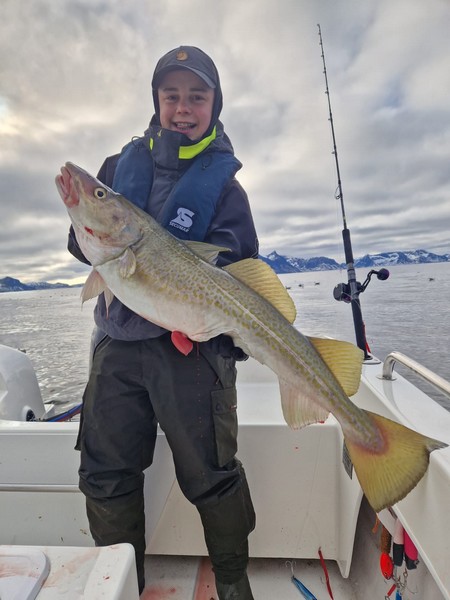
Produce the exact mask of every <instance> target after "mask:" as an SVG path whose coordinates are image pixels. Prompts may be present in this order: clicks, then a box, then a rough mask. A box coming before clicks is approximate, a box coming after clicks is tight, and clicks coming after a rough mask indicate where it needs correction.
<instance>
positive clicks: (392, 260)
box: [260, 250, 450, 273]
mask: <svg viewBox="0 0 450 600" xmlns="http://www.w3.org/2000/svg"><path fill="white" fill-rule="evenodd" d="M260 258H261V259H262V260H263V261H264V262H266V263H267V264H268V265H270V266H271V267H272V269H273V270H274V271H275V272H276V273H304V272H305V271H331V270H334V269H345V268H346V265H345V263H338V262H336V261H335V260H334V259H332V258H327V257H326V256H316V257H314V258H296V257H294V256H283V255H282V254H278V252H276V251H274V252H271V253H270V254H269V255H268V256H261V257H260ZM437 262H450V254H434V253H433V252H428V251H427V250H411V251H407V252H381V253H380V254H366V255H365V256H363V257H361V258H356V259H355V263H354V265H355V268H356V269H358V268H367V267H389V266H391V267H392V266H393V265H417V264H424V263H437Z"/></svg>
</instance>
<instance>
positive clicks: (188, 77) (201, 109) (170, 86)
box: [158, 69, 214, 140]
mask: <svg viewBox="0 0 450 600" xmlns="http://www.w3.org/2000/svg"><path fill="white" fill-rule="evenodd" d="M158 99H159V118H160V121H161V125H162V127H164V129H171V130H172V131H179V132H181V133H184V134H185V135H186V136H187V137H188V138H189V139H190V140H198V139H200V138H201V137H202V136H203V135H204V134H205V132H206V131H207V129H208V127H209V125H210V123H211V117H212V109H213V103H214V90H213V89H212V88H210V87H208V86H207V85H206V83H205V82H204V81H203V80H202V79H200V77H198V76H197V75H195V73H192V71H186V70H184V69H180V70H177V71H169V73H167V75H165V76H164V77H163V79H162V81H161V83H160V84H159V87H158Z"/></svg>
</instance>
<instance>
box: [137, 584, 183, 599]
mask: <svg viewBox="0 0 450 600" xmlns="http://www.w3.org/2000/svg"><path fill="white" fill-rule="evenodd" d="M176 591H177V588H175V587H173V586H172V587H169V588H168V587H164V586H162V585H151V586H149V587H147V588H145V590H144V591H143V592H142V594H141V595H140V600H170V598H171V597H172V596H173V595H174V594H176Z"/></svg>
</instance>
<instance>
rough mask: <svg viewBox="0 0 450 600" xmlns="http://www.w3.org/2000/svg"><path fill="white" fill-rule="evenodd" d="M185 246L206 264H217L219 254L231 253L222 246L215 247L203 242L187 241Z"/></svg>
mask: <svg viewBox="0 0 450 600" xmlns="http://www.w3.org/2000/svg"><path fill="white" fill-rule="evenodd" d="M184 243H185V245H186V246H187V247H188V248H190V250H192V252H195V254H198V256H200V257H201V258H203V260H206V262H209V263H211V264H212V265H215V264H216V262H217V257H218V255H219V252H231V250H230V249H229V248H224V247H223V246H215V245H214V244H205V242H195V241H193V240H188V241H185V242H184Z"/></svg>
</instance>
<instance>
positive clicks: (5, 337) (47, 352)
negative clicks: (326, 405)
mask: <svg viewBox="0 0 450 600" xmlns="http://www.w3.org/2000/svg"><path fill="white" fill-rule="evenodd" d="M369 270H370V269H359V270H358V272H357V279H358V280H359V281H360V282H363V281H364V280H365V278H366V276H367V274H368V272H369ZM389 270H390V277H389V279H387V280H386V281H379V280H378V279H377V278H376V275H373V276H372V280H371V282H370V284H369V286H368V287H367V289H366V291H365V292H364V293H363V294H361V296H360V301H361V308H362V314H363V320H364V322H365V327H366V336H367V341H368V344H369V347H370V350H371V352H372V354H373V355H374V356H377V357H378V358H380V359H384V358H385V357H386V355H387V354H389V352H392V351H394V350H396V351H398V352H402V353H403V354H406V355H407V356H409V357H410V358H413V359H415V360H417V361H418V362H420V363H422V364H423V365H424V366H426V367H428V368H429V369H431V370H432V371H434V372H435V373H437V374H438V375H441V376H442V377H444V378H445V379H447V380H449V379H450V344H449V339H450V317H449V314H448V313H449V298H450V263H434V264H424V265H404V266H394V267H392V268H390V269H389ZM280 278H281V280H282V282H283V284H284V285H285V286H286V287H287V288H288V291H289V293H290V294H291V296H292V298H293V299H294V302H295V304H296V307H297V313H298V314H297V320H296V322H295V324H296V326H297V327H298V328H299V329H300V331H302V333H304V334H307V335H316V336H319V337H320V336H330V337H334V338H337V339H345V340H348V341H352V342H354V341H355V336H354V332H353V317H352V309H351V306H350V305H349V304H346V303H345V302H337V301H336V300H335V299H334V298H333V289H334V287H335V285H336V284H338V283H341V282H343V283H344V282H346V281H347V273H346V272H345V271H317V272H308V273H292V274H287V275H280ZM94 304H95V301H92V300H91V301H89V302H86V303H85V304H84V306H83V308H81V301H80V288H61V289H56V290H42V291H34V292H9V293H2V294H0V343H1V344H5V345H8V346H12V347H13V348H20V349H21V350H24V351H25V352H26V353H27V355H28V356H29V358H30V359H31V362H32V364H33V366H34V368H35V370H36V374H37V378H38V382H39V385H40V388H41V392H42V397H43V399H44V402H58V403H65V402H73V401H77V400H80V401H81V396H82V393H83V390H84V387H85V384H86V381H87V376H88V364H89V346H90V336H91V331H92V328H93V318H92V311H93V308H94ZM396 370H398V371H399V372H400V373H401V374H402V375H404V376H405V377H407V378H408V379H410V380H412V381H413V382H414V383H415V384H416V385H418V386H419V387H420V388H421V389H423V390H424V391H425V392H427V393H428V394H430V395H431V396H432V397H433V398H435V399H436V400H437V401H438V402H440V403H441V404H443V405H444V406H446V408H448V409H449V410H450V400H449V399H447V398H445V397H444V396H443V395H441V394H439V392H436V390H435V389H434V388H433V387H431V386H430V385H428V384H426V383H423V382H422V381H421V380H420V379H419V378H418V377H417V376H414V375H413V374H411V373H410V372H408V371H407V370H406V369H404V368H403V367H401V366H396Z"/></svg>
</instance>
